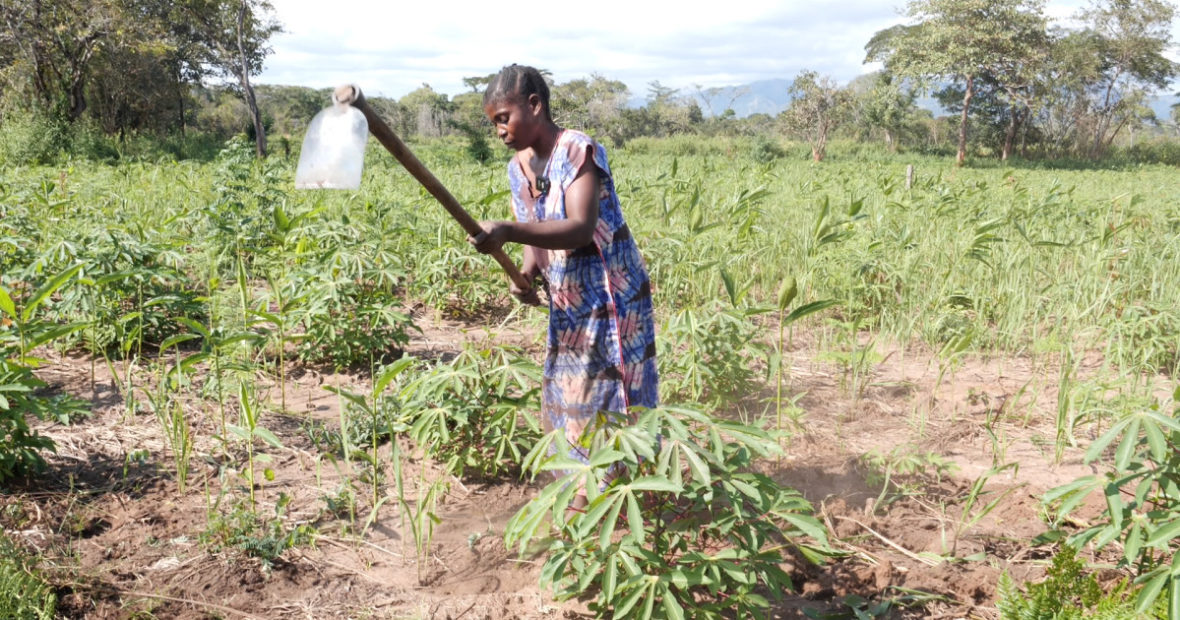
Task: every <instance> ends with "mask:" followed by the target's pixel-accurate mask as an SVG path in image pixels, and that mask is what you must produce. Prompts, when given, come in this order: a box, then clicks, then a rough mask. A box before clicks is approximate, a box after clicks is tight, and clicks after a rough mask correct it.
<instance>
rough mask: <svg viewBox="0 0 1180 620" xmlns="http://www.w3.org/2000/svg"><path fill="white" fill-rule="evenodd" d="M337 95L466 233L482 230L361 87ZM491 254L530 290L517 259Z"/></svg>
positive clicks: (347, 88)
mask: <svg viewBox="0 0 1180 620" xmlns="http://www.w3.org/2000/svg"><path fill="white" fill-rule="evenodd" d="M334 96H335V98H336V101H338V102H340V103H348V104H350V105H352V107H354V108H356V109H358V110H360V111H361V113H362V114H364V115H365V120H367V121H368V122H369V133H371V134H373V137H374V138H377V141H378V142H380V143H381V145H382V146H384V147H385V149H386V150H388V151H389V152H390V154H392V155H393V156H394V157H395V158H396V159H397V161H398V163H400V164H401V165H402V167H403V168H405V169H406V171H408V172H409V173H410V174H411V175H413V177H414V178H415V179H418V182H419V183H421V184H422V187H425V188H426V191H428V192H430V195H432V196H434V197H435V198H436V199H437V200H438V202H439V204H441V205H442V206H443V208H444V209H446V210H447V213H450V214H451V217H453V218H455V221H456V222H459V225H460V226H462V227H463V230H465V231H467V234H469V235H471V236H473V237H474V236H476V235H478V234H480V233H481V232H483V228H481V227H480V225H479V222H476V221H475V219H473V218H472V217H471V215H470V214H468V213H467V210H466V209H464V208H463V205H461V204H459V201H458V200H455V197H454V196H452V195H451V192H449V191H447V188H446V187H444V186H443V184H442V183H441V182H439V180H438V179H437V178H435V176H434V175H433V174H431V172H430V170H429V169H427V168H426V166H425V165H424V164H423V163H422V162H421V161H419V160H418V158H417V157H415V156H414V153H413V152H411V151H410V149H409V147H407V146H406V144H405V143H404V142H402V141H401V138H398V137H397V134H395V133H393V130H392V129H390V128H389V125H387V124H386V123H385V121H384V120H382V119H381V117H380V116H377V113H376V112H374V111H373V108H371V107H369V104H368V103H367V102H366V101H365V96H364V95H363V94H362V93H361V90H360V89H359V88H357V87H355V86H353V85H351V84H346V85H344V86H340V87H337V88H336V93H335V95H334ZM491 255H492V258H494V259H496V262H497V263H500V266H501V267H503V268H504V273H507V274H508V277H509V278H510V279H511V280H512V282H513V283H515V284H516V286H517V287H518V288H520V290H522V291H527V290H529V289H530V288H532V283H530V282H529V281H528V280H526V279H525V278H524V275H523V274H521V273H520V269H517V267H516V263H515V262H513V261H512V259H511V258H509V257H508V255H507V254H505V253H504V250H503V249H499V250H496V251H495V252H492V253H491Z"/></svg>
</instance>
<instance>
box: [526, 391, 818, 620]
mask: <svg viewBox="0 0 1180 620" xmlns="http://www.w3.org/2000/svg"><path fill="white" fill-rule="evenodd" d="M558 440H560V439H559V438H558V437H557V436H556V435H555V434H550V435H548V436H546V439H545V440H544V441H542V442H540V443H539V444H538V445H537V446H536V448H534V449H533V451H532V452H531V453H530V454H529V455H528V457H527V458H526V461H525V463H526V465H527V466H529V467H531V469H532V471H534V472H537V471H540V470H549V471H558V472H564V473H563V474H562V475H561V477H560V478H559V479H557V480H556V481H554V482H552V483H551V484H549V485H548V486H546V487H545V488H544V489H543V490H542V491H541V493H540V494H539V495H538V496H537V498H536V499H534V500H533V501H531V502H529V503H528V504H526V505H525V506H524V508H522V509H521V510H520V511H519V512H518V513H517V514H516V515H515V516H513V517H512V519H511V520H510V521H509V522H508V525H507V527H506V530H505V535H504V539H505V542H506V544H508V545H509V546H512V545H519V548H520V550H521V551H523V550H524V549H525V548H526V547H527V546H528V544H529V543H530V542H531V541H532V540H534V539H535V538H536V537H537V532H538V530H539V529H540V527H541V524H542V523H543V522H544V521H545V519H546V518H547V517H548V518H549V519H551V520H552V523H553V525H554V526H555V527H557V528H558V529H559V530H560V535H559V536H558V537H557V538H556V539H554V540H553V542H552V543H551V544H550V545H549V548H548V551H549V556H548V558H546V560H545V563H544V565H543V567H542V569H541V580H542V583H543V584H544V585H546V586H548V587H552V588H553V589H554V590H555V591H556V593H557V596H558V598H560V599H568V598H573V597H592V598H593V602H592V603H591V604H590V607H591V609H593V610H594V612H595V613H596V614H598V615H599V616H600V617H601V616H606V615H613V616H614V617H616V618H618V617H627V618H631V617H643V618H650V617H661V618H684V617H742V618H744V617H750V616H766V611H767V609H768V607H769V606H770V602H769V601H768V600H767V598H766V595H767V594H768V595H770V596H772V597H775V598H778V597H779V596H780V595H781V593H782V592H785V591H790V590H791V589H792V583H791V579H790V577H789V576H788V575H787V574H786V573H785V572H783V570H782V569H781V568H779V565H780V564H781V563H782V562H783V561H784V557H783V552H784V550H786V549H789V548H794V549H796V550H797V551H799V552H801V553H802V554H803V555H804V556H805V557H808V558H810V559H813V560H818V559H819V558H820V557H822V555H823V553H825V552H826V545H827V541H826V532H825V530H824V528H823V526H821V525H820V524H819V522H818V521H817V520H816V519H815V518H814V517H813V516H812V515H811V513H812V509H811V506H810V504H809V503H808V502H807V501H806V500H805V499H803V497H802V496H801V495H800V494H799V493H798V492H796V491H794V490H792V489H787V488H784V487H781V486H779V485H778V484H776V483H775V482H774V481H773V480H771V479H770V478H769V477H767V476H765V475H762V474H758V473H753V472H751V471H749V467H750V465H751V462H752V460H753V459H754V458H755V457H759V456H766V455H768V454H771V453H776V452H778V451H779V447H778V444H777V443H776V442H775V438H774V437H772V436H771V435H770V434H769V433H767V432H765V431H762V430H760V429H758V428H754V427H751V426H747V425H744V424H740V423H736V422H729V421H723V420H719V419H716V418H712V417H710V416H708V415H705V414H703V413H700V412H698V411H694V410H691V409H682V408H661V409H653V410H649V411H645V412H644V413H643V414H642V415H641V416H640V419H639V421H638V422H637V423H636V424H635V425H631V426H615V427H609V426H608V428H607V430H605V431H603V432H601V433H599V434H598V436H596V437H595V438H593V442H592V443H593V446H592V448H591V452H590V454H592V457H591V458H590V460H589V462H588V463H581V462H578V461H573V460H569V459H565V458H561V457H550V458H546V457H545V455H546V454H547V453H548V452H549V448H550V446H551V445H552V444H553V442H554V441H558ZM608 472H612V473H614V474H616V476H617V477H615V478H614V479H613V480H610V481H609V482H607V479H608ZM579 489H585V490H586V492H587V499H588V504H587V506H586V508H585V510H584V511H575V510H570V509H567V507H569V506H570V502H571V500H572V499H573V497H574V494H575V493H577V492H578V490H579ZM803 537H810V538H812V539H813V540H815V541H816V542H817V543H818V545H819V546H817V547H812V546H808V545H806V544H804V543H802V542H801V541H800V539H801V538H803Z"/></svg>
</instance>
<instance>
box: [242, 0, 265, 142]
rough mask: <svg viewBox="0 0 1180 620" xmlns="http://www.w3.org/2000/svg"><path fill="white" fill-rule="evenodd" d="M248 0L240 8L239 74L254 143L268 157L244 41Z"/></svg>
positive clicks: (243, 0)
mask: <svg viewBox="0 0 1180 620" xmlns="http://www.w3.org/2000/svg"><path fill="white" fill-rule="evenodd" d="M246 8H247V7H246V0H242V6H241V8H240V9H238V54H239V55H240V56H241V59H242V67H241V72H240V73H239V76H238V77H240V78H241V81H242V94H243V95H244V96H245V97H246V106H247V107H249V108H250V118H251V119H252V120H253V121H254V144H255V147H256V149H255V150H256V152H257V153H258V157H259V158H260V159H266V132H265V131H264V130H263V128H262V114H261V113H260V112H259V111H258V100H257V99H255V98H254V87H252V86H250V62H249V60H248V59H247V58H246V46H245V45H244V44H243V43H242V30H244V29H245V27H246Z"/></svg>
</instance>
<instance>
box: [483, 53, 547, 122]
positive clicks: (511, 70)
mask: <svg viewBox="0 0 1180 620" xmlns="http://www.w3.org/2000/svg"><path fill="white" fill-rule="evenodd" d="M529 95H536V96H537V97H538V98H540V99H541V106H542V107H543V108H544V110H545V118H547V119H550V120H552V117H550V116H549V85H548V84H546V83H545V78H544V77H542V76H541V72H540V71H537V70H536V69H535V68H533V67H529V66H525V65H518V64H516V63H513V64H511V65H508V66H507V67H504V68H503V69H500V72H499V73H497V74H496V77H493V78H492V81H490V82H488V88H487V90H485V91H484V92H483V105H484V107H485V108H486V107H487V106H488V105H489V104H493V103H498V102H500V101H520V102H526V101H528V98H529Z"/></svg>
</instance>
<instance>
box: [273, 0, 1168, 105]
mask: <svg viewBox="0 0 1180 620" xmlns="http://www.w3.org/2000/svg"><path fill="white" fill-rule="evenodd" d="M731 1H732V2H733V4H729V3H728V2H718V1H717V0H708V1H701V0H682V1H680V2H677V3H666V2H652V1H650V0H597V1H596V2H593V3H590V2H548V3H546V2H537V1H534V2H487V1H484V2H475V1H472V0H409V1H408V2H406V1H402V2H398V1H392V2H388V1H387V2H375V1H373V0H271V3H272V5H273V6H274V8H275V17H276V18H277V19H278V21H279V22H280V23H281V24H282V25H283V28H284V30H285V32H283V33H282V34H279V35H276V36H275V37H274V38H272V40H271V42H272V45H273V52H272V54H271V55H270V56H269V57H268V58H267V60H266V63H265V67H264V70H263V72H262V74H261V75H259V76H257V77H256V79H255V81H256V82H258V83H263V84H285V85H295V86H310V87H313V88H327V87H333V86H337V85H339V84H343V83H354V84H358V85H360V86H361V89H362V90H363V91H364V92H366V93H369V94H371V95H380V96H385V97H395V98H400V97H402V96H403V95H405V94H406V93H408V92H410V91H412V90H414V89H416V88H418V87H420V86H422V84H424V83H425V84H429V85H430V86H431V87H432V88H433V89H434V90H435V91H437V92H440V93H445V94H447V95H451V96H453V95H456V94H459V93H462V92H465V91H467V90H469V89H468V88H467V87H465V86H464V85H463V81H462V80H463V78H464V77H471V76H484V75H488V74H490V73H495V72H497V71H498V70H499V69H500V67H501V66H503V65H506V64H511V63H514V62H515V63H520V64H529V65H533V66H536V67H538V68H543V69H548V70H549V71H550V72H551V73H552V77H553V79H554V80H555V81H556V82H557V83H559V84H560V83H562V82H567V81H569V80H574V79H578V78H585V77H589V76H591V75H592V74H600V75H603V76H605V77H607V78H610V79H613V80H621V81H623V82H624V83H626V84H627V86H628V87H629V88H630V90H631V94H632V96H633V97H635V96H643V95H645V94H646V93H647V90H648V85H649V84H650V83H651V82H653V81H659V83H660V84H661V85H663V86H668V87H672V88H677V89H681V92H682V93H684V94H689V93H691V92H693V90H694V88H695V87H696V86H700V87H702V88H709V87H714V86H734V85H740V84H747V83H750V82H753V81H757V80H765V79H778V78H784V79H789V78H793V77H794V76H796V75H798V74H799V72H800V71H802V70H805V69H809V70H812V71H816V72H818V73H819V74H821V75H827V76H830V77H832V78H833V79H835V80H836V81H837V82H839V83H847V82H848V81H850V80H852V79H853V78H855V77H857V76H858V75H861V74H863V73H868V72H871V71H874V70H876V69H878V68H879V66H875V65H866V64H863V62H862V61H863V60H864V46H865V43H867V42H868V41H869V39H870V38H871V37H872V36H873V34H874V33H876V32H877V31H879V30H882V29H885V28H888V27H890V26H892V25H895V24H900V23H905V22H907V21H908V20H907V19H906V18H905V17H904V15H903V14H902V12H901V10H902V7H904V0H899V1H897V2H891V1H889V0H840V1H836V0H810V1H799V0H793V1H788V0H731ZM1087 4H1088V3H1087V2H1086V1H1085V0H1049V1H1048V3H1047V5H1046V14H1047V15H1048V16H1049V17H1050V18H1051V19H1054V20H1067V19H1068V18H1069V17H1070V16H1071V15H1073V14H1075V13H1076V12H1077V10H1078V9H1080V8H1082V7H1084V6H1086V5H1087ZM1172 39H1173V43H1180V20H1177V24H1174V25H1173V35H1172ZM1169 56H1171V57H1172V58H1173V59H1177V60H1180V53H1178V50H1177V49H1176V48H1173V50H1172V52H1171V53H1170V54H1169Z"/></svg>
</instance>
